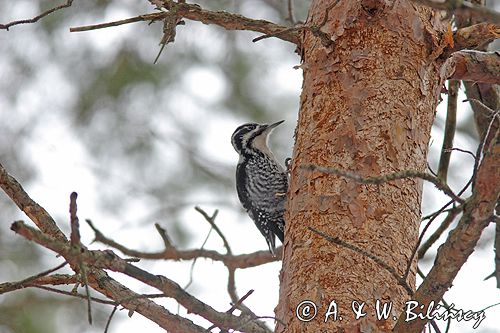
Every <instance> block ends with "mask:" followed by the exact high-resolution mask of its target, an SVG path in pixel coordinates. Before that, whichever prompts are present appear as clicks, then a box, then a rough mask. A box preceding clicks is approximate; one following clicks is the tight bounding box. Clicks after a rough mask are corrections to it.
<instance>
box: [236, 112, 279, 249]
mask: <svg viewBox="0 0 500 333" xmlns="http://www.w3.org/2000/svg"><path fill="white" fill-rule="evenodd" d="M283 122H284V120H281V121H278V122H275V123H273V124H256V123H246V124H243V125H240V126H238V128H236V130H235V131H234V133H233V134H232V136H231V143H232V145H233V147H234V149H235V150H236V152H237V153H238V154H239V160H238V164H237V166H236V191H237V192H238V198H239V200H240V202H241V204H242V205H243V208H245V210H246V211H247V213H248V215H249V216H250V218H251V219H252V220H253V221H254V223H255V225H256V226H257V228H258V229H259V231H260V232H261V233H262V235H263V236H264V238H265V239H266V242H267V245H268V246H269V251H270V252H271V254H272V255H273V256H276V253H275V252H276V238H275V237H278V239H279V240H280V241H281V243H283V240H284V231H285V220H284V217H283V215H284V212H285V202H286V192H287V189H288V174H287V172H286V171H285V169H284V168H283V166H282V165H281V164H280V163H279V162H278V160H277V159H276V157H275V156H274V154H273V153H272V151H271V150H270V149H269V146H268V138H269V134H271V132H272V131H273V130H274V129H275V128H276V127H277V126H278V125H280V124H281V123H283Z"/></svg>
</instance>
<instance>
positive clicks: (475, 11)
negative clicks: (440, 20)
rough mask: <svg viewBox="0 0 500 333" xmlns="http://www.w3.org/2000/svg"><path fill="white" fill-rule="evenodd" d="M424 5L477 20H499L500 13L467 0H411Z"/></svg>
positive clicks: (494, 21) (496, 21) (495, 21)
mask: <svg viewBox="0 0 500 333" xmlns="http://www.w3.org/2000/svg"><path fill="white" fill-rule="evenodd" d="M412 1H413V2H415V3H419V4H421V5H424V6H428V7H432V8H435V9H442V10H447V11H449V12H454V13H456V14H462V15H470V16H474V17H476V18H477V19H478V20H486V21H490V22H492V23H497V24H498V23H499V22H500V13H498V12H496V11H494V10H490V9H488V8H486V7H484V6H478V5H476V4H473V3H471V2H467V1H453V0H446V1H444V2H442V1H433V0H412Z"/></svg>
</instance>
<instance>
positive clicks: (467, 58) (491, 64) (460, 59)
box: [440, 50, 500, 84]
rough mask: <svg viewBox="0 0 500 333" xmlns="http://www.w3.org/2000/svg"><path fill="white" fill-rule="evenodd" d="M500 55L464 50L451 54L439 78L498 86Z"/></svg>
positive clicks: (499, 81) (497, 53)
mask: <svg viewBox="0 0 500 333" xmlns="http://www.w3.org/2000/svg"><path fill="white" fill-rule="evenodd" d="M498 73H500V53H499V52H481V51H472V50H464V51H458V52H455V53H453V54H452V55H451V56H450V57H449V58H448V59H447V60H446V62H445V63H444V64H443V66H442V67H441V74H440V75H441V78H442V79H444V80H446V79H454V80H464V81H474V82H484V83H494V84H500V75H498Z"/></svg>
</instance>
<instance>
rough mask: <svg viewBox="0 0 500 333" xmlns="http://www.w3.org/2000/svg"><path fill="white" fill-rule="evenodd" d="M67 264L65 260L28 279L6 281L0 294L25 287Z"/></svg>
mask: <svg viewBox="0 0 500 333" xmlns="http://www.w3.org/2000/svg"><path fill="white" fill-rule="evenodd" d="M67 264H68V263H67V262H66V261H65V262H63V263H62V264H60V265H57V266H56V267H54V268H51V269H49V270H46V271H43V272H41V273H38V274H36V275H33V276H30V277H27V278H26V279H23V280H21V281H18V282H6V283H2V284H0V295H1V294H4V293H6V292H9V291H13V290H16V289H21V288H24V287H26V286H27V285H29V284H32V283H34V281H37V280H39V279H40V278H41V277H44V276H46V275H49V274H50V273H53V272H55V271H57V270H59V269H61V268H63V267H64V266H66V265H67Z"/></svg>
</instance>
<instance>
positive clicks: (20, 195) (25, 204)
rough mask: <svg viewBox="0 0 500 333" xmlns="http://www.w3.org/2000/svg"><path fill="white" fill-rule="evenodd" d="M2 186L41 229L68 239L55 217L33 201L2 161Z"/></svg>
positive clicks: (56, 236)
mask: <svg viewBox="0 0 500 333" xmlns="http://www.w3.org/2000/svg"><path fill="white" fill-rule="evenodd" d="M0 187H1V188H2V189H3V190H4V192H5V193H6V194H7V195H8V196H9V197H10V198H11V199H12V201H14V203H15V204H16V205H17V206H18V207H19V209H21V210H22V211H23V212H24V213H25V214H26V215H27V216H28V217H29V218H30V220H32V221H33V222H34V223H35V224H36V225H37V226H38V228H40V230H42V231H43V232H44V233H46V234H47V235H50V236H52V237H54V238H56V239H59V240H64V241H65V240H66V236H64V234H63V233H62V231H61V229H59V227H58V226H57V225H56V222H55V221H54V219H53V218H52V217H51V216H50V215H49V213H47V211H46V210H45V209H43V207H42V206H40V205H39V204H37V203H36V202H35V201H33V200H32V199H31V198H30V197H29V195H28V194H27V193H26V192H25V191H24V189H23V187H22V186H21V184H19V183H18V182H17V180H16V179H15V178H14V177H12V176H11V175H9V174H8V173H7V171H6V170H5V168H4V167H3V165H2V164H1V163H0Z"/></svg>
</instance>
